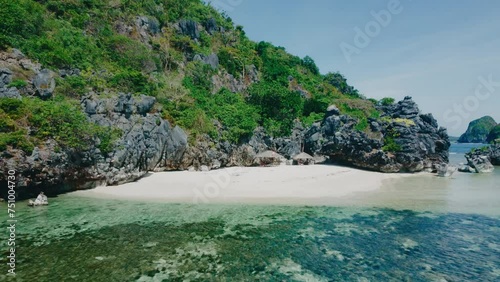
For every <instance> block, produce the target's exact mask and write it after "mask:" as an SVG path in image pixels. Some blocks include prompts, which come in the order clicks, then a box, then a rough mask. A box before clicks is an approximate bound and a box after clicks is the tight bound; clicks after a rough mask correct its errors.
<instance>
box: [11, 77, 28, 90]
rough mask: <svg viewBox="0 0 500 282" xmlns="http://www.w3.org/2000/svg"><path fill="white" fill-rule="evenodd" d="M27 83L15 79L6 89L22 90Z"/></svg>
mask: <svg viewBox="0 0 500 282" xmlns="http://www.w3.org/2000/svg"><path fill="white" fill-rule="evenodd" d="M27 85H28V83H27V82H26V80H24V79H16V80H13V81H12V82H11V83H9V85H8V87H15V88H23V87H26V86H27Z"/></svg>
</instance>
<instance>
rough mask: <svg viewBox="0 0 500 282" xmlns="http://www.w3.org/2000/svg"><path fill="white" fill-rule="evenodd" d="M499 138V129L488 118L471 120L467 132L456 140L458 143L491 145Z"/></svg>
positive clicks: (490, 118)
mask: <svg viewBox="0 0 500 282" xmlns="http://www.w3.org/2000/svg"><path fill="white" fill-rule="evenodd" d="M498 138H500V128H499V126H498V124H497V122H496V121H495V120H494V119H493V118H492V117H490V116H484V117H482V118H479V119H476V120H473V121H471V122H470V123H469V126H468V128H467V131H466V132H465V133H464V134H462V135H461V136H460V138H458V141H457V142H458V143H491V142H493V141H495V140H496V139H498Z"/></svg>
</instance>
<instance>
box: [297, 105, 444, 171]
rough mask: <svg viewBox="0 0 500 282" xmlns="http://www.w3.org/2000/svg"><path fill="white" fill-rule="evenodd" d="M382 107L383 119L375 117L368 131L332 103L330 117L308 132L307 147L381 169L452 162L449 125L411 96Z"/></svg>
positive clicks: (432, 167)
mask: <svg viewBox="0 0 500 282" xmlns="http://www.w3.org/2000/svg"><path fill="white" fill-rule="evenodd" d="M380 110H383V112H384V115H383V116H382V118H381V120H379V121H376V120H370V131H369V133H365V132H360V131H358V130H355V126H356V124H357V120H355V119H353V118H351V117H349V116H345V115H340V113H339V111H338V109H336V107H333V106H331V107H329V110H328V114H327V115H326V117H325V119H324V120H323V121H322V122H321V123H316V124H314V125H313V126H312V127H311V128H310V129H309V130H308V131H307V132H306V133H305V151H306V152H307V153H309V154H312V155H324V156H327V157H329V158H330V160H331V161H333V162H339V163H344V164H348V165H353V166H356V167H360V168H365V169H370V170H375V171H381V172H404V171H407V172H417V171H422V170H424V169H426V170H434V171H435V170H436V169H437V165H441V164H443V163H447V162H448V148H449V146H450V142H449V140H448V134H447V133H446V129H444V128H440V127H438V124H437V121H436V120H435V119H434V117H433V116H432V115H431V114H420V111H419V109H418V107H417V105H416V104H415V102H413V100H412V99H411V97H406V98H405V99H404V100H403V101H401V102H399V103H397V104H395V105H391V106H386V107H384V108H381V109H380ZM388 145H392V146H390V147H389V146H388Z"/></svg>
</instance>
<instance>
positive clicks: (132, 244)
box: [0, 173, 500, 281]
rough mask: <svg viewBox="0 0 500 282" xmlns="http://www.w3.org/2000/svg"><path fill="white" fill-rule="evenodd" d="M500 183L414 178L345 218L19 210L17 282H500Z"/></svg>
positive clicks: (131, 206)
mask: <svg viewBox="0 0 500 282" xmlns="http://www.w3.org/2000/svg"><path fill="white" fill-rule="evenodd" d="M499 176H500V175H499V174H498V173H494V174H489V175H469V174H458V175H457V176H456V177H455V178H452V179H444V178H437V177H430V176H426V177H410V178H405V179H401V180H396V181H390V182H387V183H386V184H385V187H384V188H383V189H381V190H379V191H376V192H370V193H366V194H362V195H353V196H350V197H346V198H343V199H340V200H339V203H338V205H337V204H336V206H335V207H321V206H315V207H305V206H266V205H189V204H163V203H142V202H133V201H117V200H96V199H89V198H81V197H77V196H74V195H72V194H67V195H62V196H60V197H58V198H54V199H51V205H50V206H48V207H39V208H36V209H33V208H28V207H26V206H25V203H19V204H18V207H17V209H16V213H17V218H18V220H19V221H18V223H17V229H16V233H17V234H16V235H17V242H16V243H17V244H18V249H17V253H16V256H17V258H18V261H17V265H16V272H17V277H16V281H185V280H189V281H252V280H261V281H444V280H442V279H445V280H446V281H500V202H499V200H500V194H499V192H498V190H499V189H498V187H496V186H495V183H498V180H499V179H500V178H499ZM495 188H497V189H495ZM1 207H2V210H4V211H5V210H6V207H5V204H4V203H2V204H1ZM6 219H7V218H6V212H3V213H0V220H1V222H2V223H4V222H6ZM2 227H5V225H3V226H2ZM3 230H5V228H3ZM3 234H6V233H3ZM5 237H6V236H5V235H4V236H3V237H2V238H5ZM0 248H1V250H5V251H2V253H3V255H2V258H1V260H0V263H1V264H2V265H4V266H5V263H6V258H5V256H6V255H7V251H6V250H7V246H6V241H5V240H2V241H1V242H0ZM4 269H5V268H4ZM5 273H6V270H5V271H2V273H0V281H4V280H5V281H7V280H9V279H8V278H7V277H6V276H5V275H4V274H5Z"/></svg>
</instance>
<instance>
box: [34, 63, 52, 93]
mask: <svg viewBox="0 0 500 282" xmlns="http://www.w3.org/2000/svg"><path fill="white" fill-rule="evenodd" d="M33 85H34V86H35V89H36V92H37V94H38V95H39V96H40V97H41V98H44V99H47V98H50V97H52V93H53V92H54V89H55V88H56V81H55V79H54V75H53V73H52V72H51V71H50V70H48V69H42V70H41V71H40V72H39V73H37V74H36V75H35V77H34V78H33Z"/></svg>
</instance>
